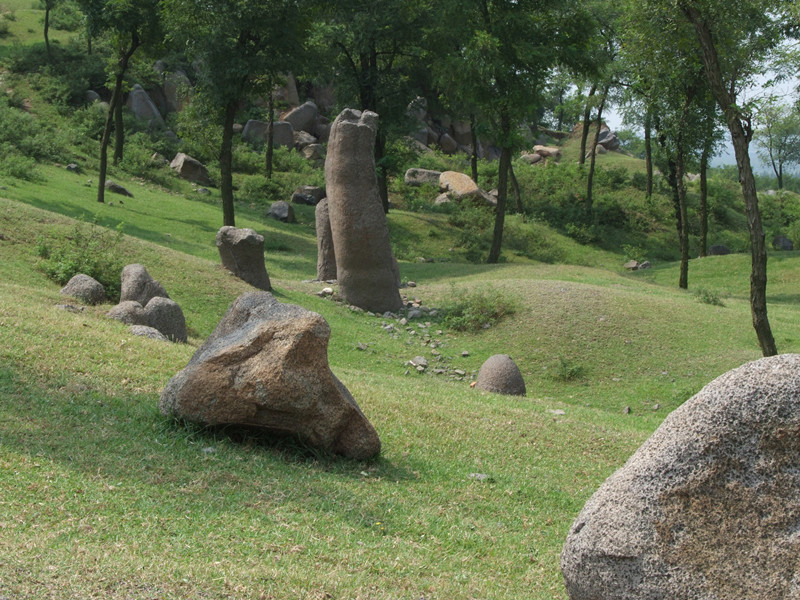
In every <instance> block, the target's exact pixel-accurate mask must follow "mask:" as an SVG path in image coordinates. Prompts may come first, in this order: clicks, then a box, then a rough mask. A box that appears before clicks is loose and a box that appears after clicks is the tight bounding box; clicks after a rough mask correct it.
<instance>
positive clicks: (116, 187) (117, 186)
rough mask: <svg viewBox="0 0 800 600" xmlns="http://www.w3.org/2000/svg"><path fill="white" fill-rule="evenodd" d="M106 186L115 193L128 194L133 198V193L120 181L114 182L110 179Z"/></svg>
mask: <svg viewBox="0 0 800 600" xmlns="http://www.w3.org/2000/svg"><path fill="white" fill-rule="evenodd" d="M105 188H106V189H107V190H108V191H109V192H112V193H114V194H119V195H120V196H127V197H128V198H133V194H131V193H130V192H129V191H128V190H127V189H125V188H124V187H123V186H121V185H120V184H118V183H114V182H113V181H111V180H110V179H109V180H108V181H106V184H105Z"/></svg>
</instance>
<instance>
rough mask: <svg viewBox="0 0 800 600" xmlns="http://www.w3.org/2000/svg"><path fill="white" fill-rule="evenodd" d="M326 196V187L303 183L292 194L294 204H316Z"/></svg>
mask: <svg viewBox="0 0 800 600" xmlns="http://www.w3.org/2000/svg"><path fill="white" fill-rule="evenodd" d="M324 197H325V188H321V187H317V186H314V185H303V186H300V187H299V188H297V189H296V190H295V191H294V193H293V194H292V204H305V205H306V206H316V205H317V204H319V202H320V201H321V200H322V199H323V198H324Z"/></svg>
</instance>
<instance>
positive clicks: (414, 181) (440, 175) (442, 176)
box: [403, 168, 497, 206]
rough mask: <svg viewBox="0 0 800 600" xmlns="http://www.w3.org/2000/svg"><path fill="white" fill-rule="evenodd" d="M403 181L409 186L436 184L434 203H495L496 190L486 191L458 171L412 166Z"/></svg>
mask: <svg viewBox="0 0 800 600" xmlns="http://www.w3.org/2000/svg"><path fill="white" fill-rule="evenodd" d="M403 181H404V182H405V184H406V185H408V186H411V187H420V186H422V185H426V184H428V185H436V186H438V187H439V195H438V196H437V197H436V200H435V201H434V203H435V204H436V205H439V204H446V203H448V202H454V201H455V202H460V201H462V200H472V201H473V202H479V203H484V204H487V205H490V206H496V205H497V190H492V191H491V192H486V191H484V190H482V189H481V188H480V187H479V186H478V184H477V183H475V181H474V180H473V179H472V178H471V177H470V176H469V175H465V174H464V173H460V172H458V171H444V172H442V171H433V170H430V169H416V168H412V169H408V170H407V171H406V174H405V177H404V179H403Z"/></svg>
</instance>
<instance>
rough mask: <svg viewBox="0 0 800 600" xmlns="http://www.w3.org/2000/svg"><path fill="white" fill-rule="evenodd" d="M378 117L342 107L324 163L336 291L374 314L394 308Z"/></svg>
mask: <svg viewBox="0 0 800 600" xmlns="http://www.w3.org/2000/svg"><path fill="white" fill-rule="evenodd" d="M377 132H378V115H377V114H375V113H373V112H370V111H364V112H363V113H361V112H360V111H357V110H352V109H349V108H346V109H344V110H343V111H342V112H341V114H340V115H339V116H338V117H337V118H336V120H335V121H334V123H333V126H332V127H331V133H330V140H329V141H328V156H327V160H326V161H325V187H326V189H327V192H328V212H329V217H330V223H331V233H332V235H333V247H334V249H335V251H336V272H337V279H338V281H339V294H340V295H341V296H342V297H343V298H344V299H345V300H346V301H347V302H349V303H350V304H353V305H355V306H358V307H360V308H363V309H365V310H370V311H373V312H380V313H382V312H386V311H395V310H398V309H399V308H400V307H401V306H402V304H403V301H402V300H401V299H400V292H399V291H398V289H397V279H398V277H397V271H396V269H397V267H396V264H397V263H396V261H395V259H394V256H393V255H392V247H391V243H390V242H389V228H388V226H387V224H386V215H385V214H384V212H383V206H382V204H381V200H380V196H379V194H378V182H377V177H376V175H375V152H374V149H375V136H376V134H377Z"/></svg>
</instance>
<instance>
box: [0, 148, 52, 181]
mask: <svg viewBox="0 0 800 600" xmlns="http://www.w3.org/2000/svg"><path fill="white" fill-rule="evenodd" d="M0 155H2V157H3V160H0V174H2V175H4V176H6V177H12V178H14V179H22V180H25V181H37V182H38V181H42V179H43V178H42V175H41V173H40V172H39V170H38V169H37V168H36V161H35V160H34V159H33V158H30V157H29V156H25V155H23V154H21V153H20V152H19V151H18V150H17V149H16V148H15V147H14V146H12V145H11V144H9V143H8V142H5V143H2V144H0Z"/></svg>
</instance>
